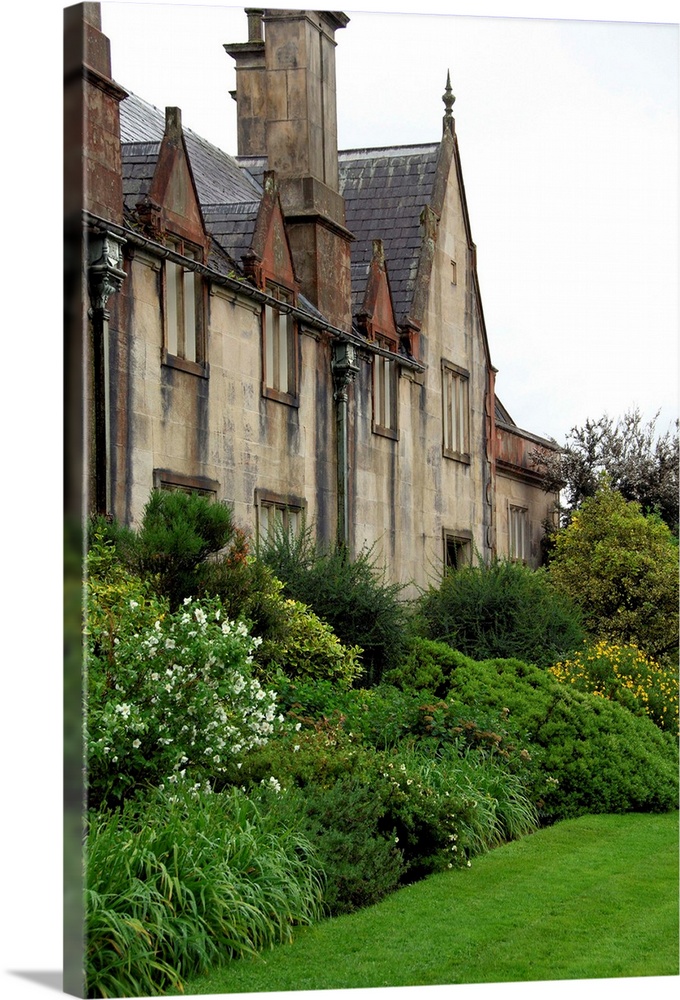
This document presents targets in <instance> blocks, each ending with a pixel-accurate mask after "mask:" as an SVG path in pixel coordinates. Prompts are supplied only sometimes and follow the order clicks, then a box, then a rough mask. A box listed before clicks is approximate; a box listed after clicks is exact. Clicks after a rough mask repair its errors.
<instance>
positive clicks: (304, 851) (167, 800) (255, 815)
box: [86, 787, 323, 997]
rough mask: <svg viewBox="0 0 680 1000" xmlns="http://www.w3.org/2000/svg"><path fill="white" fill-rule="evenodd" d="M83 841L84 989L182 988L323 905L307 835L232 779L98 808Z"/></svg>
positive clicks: (284, 934) (308, 919)
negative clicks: (212, 790) (213, 787)
mask: <svg viewBox="0 0 680 1000" xmlns="http://www.w3.org/2000/svg"><path fill="white" fill-rule="evenodd" d="M86 849H87V891H86V909H87V918H86V919H87V926H86V942H87V958H86V962H87V970H86V971H87V995H88V997H119V996H147V995H159V994H161V993H164V992H173V993H175V992H181V991H182V984H183V981H184V980H185V979H186V978H187V977H189V976H192V975H196V974H198V973H200V972H201V971H205V970H206V969H208V968H209V967H210V965H213V964H217V963H219V962H222V961H224V960H225V959H227V958H229V957H237V956H243V955H252V954H255V953H257V952H259V951H261V950H262V949H264V948H268V947H270V946H272V945H274V944H276V943H279V942H282V941H288V940H290V939H291V935H292V928H293V927H294V926H296V925H300V924H311V923H313V922H315V921H316V920H318V919H319V918H320V916H321V914H322V895H323V876H322V874H321V872H320V870H319V867H318V865H317V864H316V862H315V860H314V857H313V854H312V850H311V847H310V845H309V843H308V842H307V841H306V840H305V838H304V837H302V836H301V835H300V834H299V833H298V832H297V830H296V828H295V826H294V825H291V824H288V825H287V826H286V827H284V826H283V825H281V824H280V823H277V821H276V818H275V814H274V813H273V812H272V813H269V812H267V811H265V810H263V809H261V808H259V807H258V805H257V803H256V802H255V801H254V800H253V798H252V797H251V798H250V799H248V798H247V797H246V796H245V794H244V793H243V792H241V791H240V790H238V789H233V790H231V791H230V792H225V793H221V794H207V795H206V794H196V793H193V794H192V793H191V792H189V791H187V790H186V789H184V788H182V787H178V788H177V789H176V791H175V793H174V794H173V795H168V794H167V793H166V794H163V793H155V794H153V795H151V796H150V797H149V798H148V799H147V800H146V801H144V802H142V801H141V800H137V801H133V802H128V803H127V804H126V805H125V807H124V808H123V809H122V810H121V811H120V812H110V813H104V814H99V815H97V814H93V815H92V816H91V817H90V825H89V831H88V837H87V847H86Z"/></svg>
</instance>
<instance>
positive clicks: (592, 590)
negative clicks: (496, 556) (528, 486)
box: [549, 480, 678, 659]
mask: <svg viewBox="0 0 680 1000" xmlns="http://www.w3.org/2000/svg"><path fill="white" fill-rule="evenodd" d="M549 572H550V576H551V578H552V580H553V582H554V583H555V585H556V586H557V587H559V588H560V589H561V590H562V591H563V592H564V593H565V594H567V595H568V596H569V597H570V598H571V599H572V600H573V601H574V602H575V603H576V604H577V605H578V606H579V607H580V608H581V612H582V614H583V621H584V624H585V627H586V629H587V630H588V631H589V633H590V634H591V635H592V636H593V637H594V638H599V639H608V640H610V641H612V642H615V643H619V644H627V643H634V644H636V645H638V646H640V647H641V648H642V649H643V650H644V651H645V652H646V653H648V654H649V655H650V656H653V657H655V658H656V659H660V658H662V657H669V656H671V655H672V654H673V653H676V654H677V642H678V546H677V542H676V540H675V538H674V536H673V535H672V533H671V531H670V529H669V528H668V526H667V525H666V524H664V522H663V521H662V520H661V518H660V517H659V516H658V515H656V514H651V515H647V516H645V515H644V514H643V512H642V510H641V508H640V505H639V504H638V503H634V502H632V501H627V500H625V499H624V497H623V495H622V494H621V493H620V492H619V491H618V490H615V489H613V488H612V487H611V486H610V485H609V484H608V483H607V481H606V480H603V481H601V482H600V485H599V487H598V489H597V492H596V494H595V496H593V497H589V498H588V499H586V500H584V501H583V504H582V505H581V507H580V509H579V510H578V511H576V512H575V513H574V514H573V515H572V519H571V522H570V524H569V525H568V526H567V527H566V528H563V529H562V530H561V531H559V532H558V533H557V536H556V541H555V554H554V556H553V560H552V563H551V565H550V571H549Z"/></svg>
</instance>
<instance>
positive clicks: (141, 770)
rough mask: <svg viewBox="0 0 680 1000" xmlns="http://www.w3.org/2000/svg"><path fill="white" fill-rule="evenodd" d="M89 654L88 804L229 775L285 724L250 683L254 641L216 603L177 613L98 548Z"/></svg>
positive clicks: (92, 559) (267, 696)
mask: <svg viewBox="0 0 680 1000" xmlns="http://www.w3.org/2000/svg"><path fill="white" fill-rule="evenodd" d="M88 567H89V583H88V614H87V619H86V655H87V680H88V718H87V755H88V757H87V759H88V791H89V797H90V805H91V806H93V807H97V806H99V805H101V804H103V803H107V802H108V803H115V802H120V801H121V800H122V799H124V798H125V797H126V796H127V795H129V794H130V792H131V791H133V790H134V789H135V788H138V787H139V786H140V785H156V786H157V785H162V784H164V783H171V784H174V783H178V782H180V781H186V782H191V783H193V784H199V785H200V784H201V783H203V782H206V781H210V782H212V781H213V780H214V779H215V778H217V777H224V776H225V775H229V774H231V773H232V772H233V768H234V764H235V762H236V761H238V760H239V759H240V758H241V757H242V755H243V754H244V753H246V752H247V751H248V750H249V749H251V748H252V747H254V746H258V745H260V744H262V743H266V741H267V739H268V738H269V736H271V734H272V733H273V732H274V730H275V727H276V726H277V725H279V718H278V713H277V708H276V700H275V694H274V692H272V691H267V690H265V689H264V688H262V686H261V685H260V683H259V681H258V680H257V679H256V678H255V677H253V676H252V667H251V660H252V653H253V650H254V649H255V648H256V646H257V642H258V640H256V639H252V638H251V637H250V636H249V635H248V631H247V629H246V626H245V625H244V624H243V623H242V622H232V621H230V620H229V619H228V618H226V617H225V616H224V615H223V614H222V608H221V604H220V602H219V601H218V600H216V599H212V600H205V601H202V602H196V601H194V602H192V601H191V600H190V599H187V600H186V602H185V603H184V604H183V605H182V608H181V610H178V611H176V612H174V613H171V612H170V611H169V610H168V607H167V604H166V603H164V602H162V601H159V600H158V599H157V598H155V597H153V596H151V597H148V595H147V590H148V587H147V585H145V584H144V583H143V582H141V581H138V580H135V578H134V577H132V576H131V575H130V574H129V573H128V572H127V571H126V570H124V569H123V568H122V567H120V565H119V564H117V562H116V560H115V555H114V553H113V547H112V546H111V545H106V544H105V543H103V542H96V543H95V544H94V545H93V546H92V549H91V551H90V555H89V559H88Z"/></svg>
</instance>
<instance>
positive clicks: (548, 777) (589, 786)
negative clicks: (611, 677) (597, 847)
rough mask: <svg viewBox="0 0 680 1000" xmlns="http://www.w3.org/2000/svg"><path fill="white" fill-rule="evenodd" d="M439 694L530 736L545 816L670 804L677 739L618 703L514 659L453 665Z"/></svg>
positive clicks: (657, 807) (663, 807)
mask: <svg viewBox="0 0 680 1000" xmlns="http://www.w3.org/2000/svg"><path fill="white" fill-rule="evenodd" d="M446 700H447V703H448V704H449V705H450V706H452V708H453V709H454V711H458V712H464V711H465V710H468V711H469V709H470V707H471V706H474V710H475V711H476V712H483V711H486V712H488V713H494V714H496V717H497V718H501V717H503V716H504V717H505V720H506V722H505V724H506V725H507V726H509V727H511V728H512V731H513V732H515V733H523V734H525V736H526V737H527V738H528V739H529V740H530V752H531V755H532V757H534V758H535V761H534V763H535V764H536V765H537V767H538V768H539V770H540V774H541V776H542V781H541V783H540V785H537V786H536V798H535V801H536V804H537V805H538V806H539V808H540V810H541V816H542V818H543V820H544V821H548V822H553V821H555V820H557V819H563V818H567V817H572V816H578V815H581V814H582V813H600V812H627V811H639V812H655V811H663V810H667V809H676V808H677V803H678V747H677V741H676V740H675V739H674V737H673V736H672V735H671V734H669V733H664V732H662V731H661V730H660V729H659V728H658V727H657V726H655V725H654V723H653V722H651V720H650V719H648V718H645V717H637V716H635V715H633V714H632V713H631V712H629V711H628V710H627V709H625V708H623V707H622V706H621V705H619V704H616V703H614V702H611V701H607V700H606V699H604V698H601V697H597V696H596V695H592V694H587V693H583V692H580V691H576V690H572V689H571V688H567V687H566V685H564V684H560V683H559V682H558V681H557V680H556V679H555V678H554V677H553V676H552V675H551V674H549V673H548V672H546V671H543V670H540V669H538V668H537V667H534V666H532V665H530V664H527V663H522V662H521V661H519V660H487V661H485V662H477V661H474V660H468V661H467V662H466V663H465V664H460V665H459V666H458V667H457V668H456V670H455V671H454V672H453V673H452V674H451V690H450V692H449V695H448V697H447V699H446Z"/></svg>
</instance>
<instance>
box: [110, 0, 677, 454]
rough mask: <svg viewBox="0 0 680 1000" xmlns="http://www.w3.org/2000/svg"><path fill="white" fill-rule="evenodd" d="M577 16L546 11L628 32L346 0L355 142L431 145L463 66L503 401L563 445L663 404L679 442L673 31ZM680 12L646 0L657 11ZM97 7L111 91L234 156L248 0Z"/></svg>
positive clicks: (515, 7) (345, 51)
mask: <svg viewBox="0 0 680 1000" xmlns="http://www.w3.org/2000/svg"><path fill="white" fill-rule="evenodd" d="M274 6H286V5H285V4H278V5H276V4H275V5H274ZM319 6H324V5H323V4H321V5H319ZM325 6H326V7H332V6H333V5H331V4H326V5H325ZM402 6H403V7H404V9H405V10H408V9H409V7H411V8H412V7H413V6H414V5H413V4H412V3H411V4H404V5H402ZM582 6H583V8H584V10H579V6H578V4H577V3H574V2H572V3H570V4H560V3H558V2H554V3H553V4H551V10H552V11H554V13H555V14H556V15H560V14H564V9H565V8H568V10H569V11H570V16H574V15H575V16H579V17H587V18H595V17H601V18H602V17H604V18H606V17H607V16H612V14H611V13H610V14H609V15H607V14H606V12H603V10H602V8H603V6H604V7H605V8H609V10H610V11H613V12H614V16H616V17H617V18H618V19H619V20H617V21H604V20H601V21H593V20H580V21H577V20H545V19H544V20H537V19H532V18H531V17H527V16H525V15H526V14H527V13H528V14H531V13H532V12H534V11H535V8H537V7H538V9H539V10H541V9H543V10H544V9H545V5H541V4H536V3H534V4H523V3H521V2H506V3H505V4H484V3H483V2H482V3H478V4H476V5H475V11H480V12H481V13H485V12H486V11H492V12H496V13H499V12H502V11H508V12H509V13H510V14H513V15H521V16H511V17H499V16H495V17H489V16H461V15H452V14H450V13H447V14H442V13H437V11H441V9H442V7H441V5H437V4H436V3H430V4H428V5H426V7H425V9H426V10H431V11H433V12H434V13H421V14H409V13H403V14H392V13H386V11H387V10H396V9H398V7H399V5H398V4H397V3H391V4H382V5H381V4H379V3H377V2H374V3H373V4H372V8H373V9H375V10H377V11H381V12H379V13H373V14H369V13H363V12H356V11H352V10H350V9H347V8H343V9H344V10H345V12H346V13H348V14H349V16H350V23H349V25H348V26H347V28H345V29H342V30H340V31H338V32H337V34H336V39H337V41H338V48H337V54H336V58H337V86H338V130H339V145H340V147H341V148H343V149H346V148H353V147H360V146H380V145H396V144H407V143H419V142H431V141H436V140H437V139H438V138H439V137H440V134H441V119H442V115H443V112H444V105H443V103H442V100H441V95H442V94H443V91H444V86H445V83H446V73H447V70H450V71H451V84H452V88H453V92H454V94H455V95H456V103H455V105H454V109H453V110H454V116H455V119H456V129H457V133H458V138H459V144H460V151H461V159H462V164H463V173H464V179H465V185H466V193H467V198H468V207H469V211H470V218H471V225H472V234H473V238H474V240H475V243H476V244H477V255H478V269H479V278H480V286H481V293H482V302H483V307H484V312H485V317H486V323H487V329H488V334H489V340H490V345H491V357H492V361H493V363H494V365H495V366H496V367H497V368H498V369H499V374H498V380H497V388H498V394H499V396H500V398H501V399H502V400H503V402H504V404H505V405H506V407H507V408H508V410H509V411H510V413H511V415H512V416H513V418H514V419H515V421H516V422H517V423H518V424H520V426H523V427H525V428H527V429H528V430H532V431H534V432H536V433H538V434H543V435H547V436H552V437H555V438H556V439H557V440H558V441H563V440H564V437H565V435H566V433H567V432H568V431H569V429H570V428H571V427H572V426H573V425H574V424H582V423H584V422H585V420H586V418H588V417H593V418H595V417H598V416H600V415H601V414H602V413H604V412H608V413H609V414H610V416H614V417H616V416H619V415H621V414H622V413H623V412H624V411H625V410H627V409H628V408H629V407H630V406H632V405H639V406H640V407H641V409H642V410H643V412H644V414H645V415H646V417H648V418H650V417H652V416H653V415H654V413H655V412H656V410H657V409H659V408H661V409H662V414H661V417H660V420H659V429H661V430H665V429H666V427H667V426H668V425H669V424H670V422H671V420H673V419H674V418H675V416H676V414H677V402H678V350H677V343H678V55H679V47H678V26H677V25H676V24H653V23H632V22H633V21H635V20H636V18H637V17H640V16H642V15H641V14H640V11H639V9H638V11H637V13H635V10H634V9H633V11H631V5H628V4H623V3H609V4H605V5H603V4H598V3H597V2H596V0H591V2H590V3H587V4H583V5H582ZM560 8H562V9H560ZM670 8H673V9H674V10H675V8H674V5H672V4H665V5H664V4H661V5H655V4H654V3H653V0H648V3H647V4H645V5H644V16H645V17H647V18H652V19H653V18H654V17H655V16H656V17H657V18H658V19H668V18H669V17H670V16H671V15H670ZM446 9H447V11H452V10H458V9H461V10H464V9H465V8H464V7H462V6H461V5H460V4H455V3H454V4H451V3H449V4H447V5H446ZM102 11H103V28H104V31H105V33H106V34H107V35H108V36H109V37H110V39H111V48H112V62H113V75H114V77H115V79H116V80H117V81H118V82H119V83H121V84H122V85H123V86H125V87H127V88H129V89H131V90H133V91H134V92H135V93H137V94H138V95H139V96H140V97H143V98H145V99H146V100H149V101H151V103H153V104H156V105H157V106H158V107H161V108H163V107H165V106H166V105H178V106H179V107H181V108H182V113H183V122H184V124H185V125H186V126H188V127H189V128H192V129H193V130H194V131H196V132H198V133H199V134H201V135H203V136H205V138H207V139H209V140H210V141H212V142H214V143H215V144H216V145H218V146H220V147H221V148H223V149H225V150H226V151H227V152H231V153H235V152H236V105H235V103H234V102H233V101H232V99H231V98H230V96H229V91H230V90H232V89H234V87H235V73H234V63H233V60H232V59H231V58H230V57H229V56H227V54H226V53H225V52H224V49H223V44H224V43H225V42H235V41H245V40H246V39H247V23H246V16H245V14H244V12H243V8H240V7H225V6H223V5H221V4H211V3H209V2H208V3H203V4H197V3H181V4H180V3H170V4H167V3H166V4H156V3H129V2H126V0H121V2H113V3H110V2H105V3H103V4H102ZM672 16H674V17H676V18H677V14H673V15H672ZM625 17H628V18H630V19H631V20H630V21H629V22H628V23H626V21H625V20H621V18H625ZM180 67H181V69H180Z"/></svg>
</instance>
